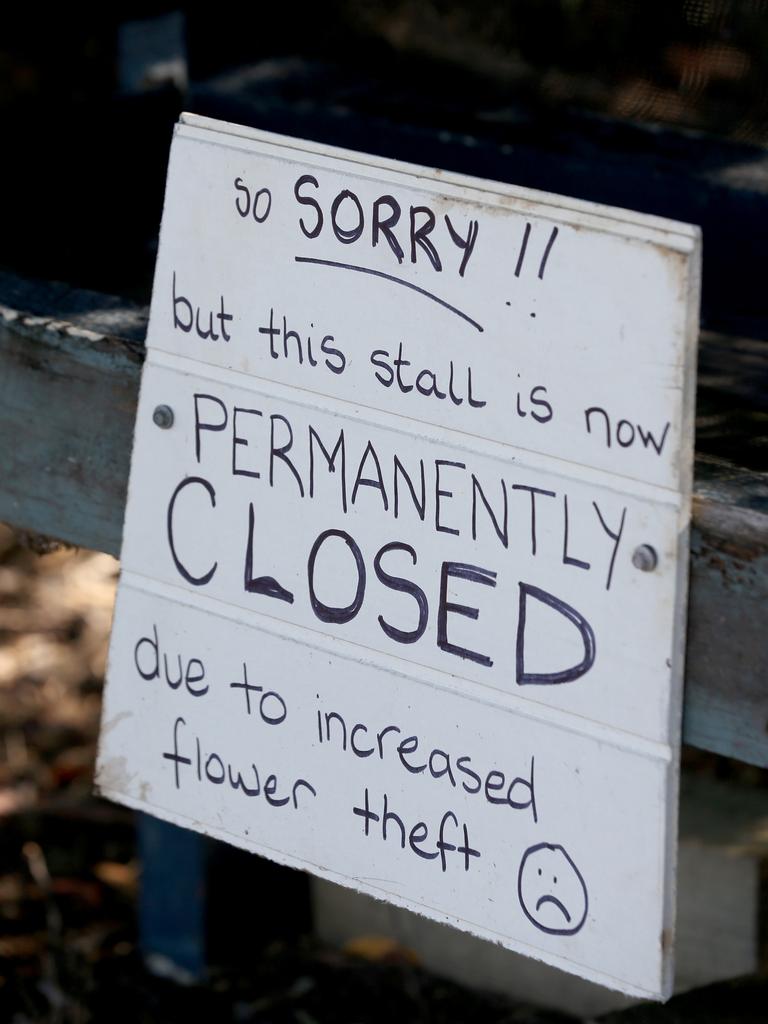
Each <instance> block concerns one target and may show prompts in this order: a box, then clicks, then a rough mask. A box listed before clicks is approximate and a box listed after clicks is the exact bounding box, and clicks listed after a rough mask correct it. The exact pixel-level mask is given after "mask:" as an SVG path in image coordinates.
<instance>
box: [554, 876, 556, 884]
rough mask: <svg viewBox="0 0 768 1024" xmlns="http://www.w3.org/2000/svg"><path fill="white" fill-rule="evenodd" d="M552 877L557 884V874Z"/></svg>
mask: <svg viewBox="0 0 768 1024" xmlns="http://www.w3.org/2000/svg"><path fill="white" fill-rule="evenodd" d="M554 878H555V885H557V875H555V876H554Z"/></svg>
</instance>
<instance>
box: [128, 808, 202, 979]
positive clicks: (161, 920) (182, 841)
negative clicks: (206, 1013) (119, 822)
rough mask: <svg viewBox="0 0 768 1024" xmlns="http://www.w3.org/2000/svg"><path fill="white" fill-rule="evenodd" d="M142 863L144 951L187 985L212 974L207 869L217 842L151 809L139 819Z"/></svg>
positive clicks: (155, 966)
mask: <svg viewBox="0 0 768 1024" xmlns="http://www.w3.org/2000/svg"><path fill="white" fill-rule="evenodd" d="M136 828H137V833H138V843H139V857H140V859H141V864H142V876H141V889H140V896H139V932H140V943H141V950H142V953H143V956H144V960H145V962H146V964H147V967H148V969H149V970H150V971H152V972H153V973H154V974H158V975H162V976H164V977H170V978H173V979H174V980H176V981H179V982H183V983H186V984H194V983H195V982H198V981H202V980H203V979H204V977H205V973H206V953H207V942H206V868H207V862H208V855H209V850H210V846H211V841H210V840H209V839H207V838H206V836H202V835H200V834H199V833H197V832H190V831H189V830H188V829H183V828H179V827H178V826H176V825H171V824H169V823H168V822H166V821H161V820H160V819H159V818H153V817H151V816H150V815H148V814H138V815H137V819H136Z"/></svg>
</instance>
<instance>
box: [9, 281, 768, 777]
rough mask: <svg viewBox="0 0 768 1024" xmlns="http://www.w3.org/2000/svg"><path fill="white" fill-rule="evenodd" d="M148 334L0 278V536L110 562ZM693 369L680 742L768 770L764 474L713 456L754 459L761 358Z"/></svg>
mask: <svg viewBox="0 0 768 1024" xmlns="http://www.w3.org/2000/svg"><path fill="white" fill-rule="evenodd" d="M146 320H147V311H146V309H144V308H142V307H139V306H132V305H130V304H128V303H126V302H124V301H122V300H121V299H118V298H114V297H110V296H104V295H100V294H97V293H93V292H85V291H78V290H75V289H70V288H67V287H65V286H62V285H54V284H50V283H46V284H40V283H36V282H33V281H29V280H26V279H23V278H19V277H16V276H14V275H11V274H0V438H2V439H3V441H2V444H1V445H0V520H4V521H6V522H8V523H10V524H12V525H15V526H18V527H20V528H22V529H24V530H28V531H29V530H31V531H35V532H38V533H41V534H44V535H47V536H51V537H55V538H57V539H60V540H62V541H65V542H67V543H70V544H74V545H79V546H83V547H88V548H94V549H97V550H100V551H107V552H110V553H111V554H114V555H117V554H118V553H119V549H120V538H121V533H122V521H123V508H124V504H125V493H126V486H127V480H128V468H129V463H130V452H131V439H132V436H133V424H134V418H135V415H136V403H137V398H138V388H139V379H140V374H141V366H142V361H143V357H144V349H143V337H144V332H145V327H146ZM700 364H701V366H700V378H699V380H700V403H699V413H700V415H699V436H700V437H702V438H703V440H704V444H703V448H704V450H702V451H699V452H698V454H697V460H696V483H695V495H694V505H693V530H692V535H691V577H690V579H691V584H690V610H689V620H688V623H689V625H688V652H687V667H686V692H685V718H684V726H683V739H684V741H685V742H686V743H688V744H691V745H693V746H695V747H700V748H702V749H704V750H710V751H714V752H716V753H719V754H724V755H727V756H729V757H735V758H738V759H740V760H742V761H747V762H750V763H752V764H757V765H761V766H768V474H766V473H763V472H759V471H757V470H755V469H747V468H739V467H738V466H736V465H734V464H733V462H732V461H729V460H728V459H726V458H724V457H723V456H722V455H719V454H716V453H717V452H718V444H719V443H720V441H719V440H718V439H720V438H723V437H728V438H729V441H728V444H729V449H728V452H729V454H732V452H733V450H734V446H735V447H736V450H737V451H740V452H743V453H744V455H745V461H747V462H750V463H752V464H760V459H761V458H762V459H764V458H765V438H764V437H762V434H761V428H762V430H763V431H765V430H766V424H768V414H765V413H764V414H762V416H761V415H759V414H754V411H753V412H752V414H751V415H749V416H747V415H746V414H744V402H743V398H742V396H743V395H744V394H747V393H749V394H754V381H755V379H758V380H761V379H765V378H766V377H768V345H766V344H765V343H750V342H748V341H740V340H734V339H729V338H725V337H724V336H722V335H714V334H708V333H704V334H702V338H701V356H700ZM734 403H735V404H734ZM740 415H741V419H739V416H740ZM745 424H746V425H745ZM738 431H741V434H739V433H738ZM766 432H768V431H766ZM712 452H715V454H712Z"/></svg>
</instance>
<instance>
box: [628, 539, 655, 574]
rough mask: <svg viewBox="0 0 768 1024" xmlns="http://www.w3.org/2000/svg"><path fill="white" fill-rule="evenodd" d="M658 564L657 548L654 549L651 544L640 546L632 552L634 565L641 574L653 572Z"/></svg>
mask: <svg viewBox="0 0 768 1024" xmlns="http://www.w3.org/2000/svg"><path fill="white" fill-rule="evenodd" d="M658 564H659V556H658V555H657V554H656V548H652V547H651V545H650V544H640V545H639V546H638V547H636V548H635V550H634V551H633V552H632V565H634V567H635V568H636V569H639V570H640V571H641V572H653V570H654V569H655V568H656V566H657V565H658Z"/></svg>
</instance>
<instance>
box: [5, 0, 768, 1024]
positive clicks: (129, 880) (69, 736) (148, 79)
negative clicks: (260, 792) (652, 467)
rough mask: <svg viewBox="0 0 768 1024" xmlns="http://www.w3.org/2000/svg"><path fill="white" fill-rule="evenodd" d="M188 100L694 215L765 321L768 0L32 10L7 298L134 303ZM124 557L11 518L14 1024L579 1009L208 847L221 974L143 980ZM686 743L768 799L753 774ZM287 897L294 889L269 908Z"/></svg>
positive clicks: (11, 44)
mask: <svg viewBox="0 0 768 1024" xmlns="http://www.w3.org/2000/svg"><path fill="white" fill-rule="evenodd" d="M183 109H184V110H191V111H195V112H198V113H201V114H206V115H209V116H212V117H218V118H222V119H224V120H230V121H235V122H239V123H243V124H249V125H253V126H255V127H259V128H264V129H267V130H271V131H276V132H282V133H285V134H290V135H295V136H300V137H304V138H308V139H312V140H317V141H322V142H325V143H330V144H336V145H341V146H345V147H348V148H352V149H357V150H362V151H366V152H370V153H374V154H381V155H385V156H387V157H392V158H398V159H404V160H410V161H413V162H417V163H422V164H427V165H431V166H438V167H444V168H448V169H452V170H457V171H461V172H466V173H469V174H473V175H479V176H485V177H489V178H493V179H497V180H502V181H509V182H513V183H515V184H519V185H525V186H530V187H534V188H540V189H545V190H549V191H554V192H560V193H563V194H566V195H570V196H576V197H579V198H585V199H591V200H596V201H599V202H605V203H611V204H613V205H618V206H625V207H629V208H632V209H637V210H642V211H645V212H650V213H656V214H661V215H665V216H671V217H674V218H676V219H680V220H686V221H691V222H693V223H697V224H700V225H702V227H703V228H704V238H705V263H704V273H705V278H704V293H703V309H702V316H703V324H704V326H705V327H707V328H709V329H711V330H715V331H723V332H729V333H734V334H735V333H739V334H742V335H745V336H748V337H749V338H752V339H768V309H767V308H766V288H765V283H764V280H765V268H766V267H767V266H768V231H766V230H764V229H763V226H762V225H763V224H765V223H766V221H765V220H763V221H762V223H761V219H760V218H761V215H762V214H763V213H764V211H765V210H766V204H768V152H767V151H766V149H765V146H766V143H768V2H765V0H741V2H728V0H676V2H667V0H623V2H618V0H509V2H506V3H504V2H499V0H441V2H438V0H392V2H384V0H324V2H322V3H306V4H304V3H298V2H286V3H282V4H273V5H265V4H250V5H244V4H234V3H230V2H227V0H219V2H217V3H215V4H200V5H194V6H192V5H190V6H188V7H185V6H179V5H178V4H167V5H166V4H150V3H144V4H142V3H120V2H118V3H113V4H108V5H101V6H100V7H97V8H90V7H85V6H81V7H78V5H77V4H74V5H69V6H67V5H56V6H55V7H53V6H51V8H50V9H46V8H45V7H42V8H41V7H39V6H37V5H31V4H26V5H25V4H13V5H12V6H11V7H7V9H6V10H4V12H3V31H2V33H0V124H2V130H3V135H4V138H5V140H6V141H5V144H4V145H3V147H2V151H1V153H2V155H1V157H0V166H1V167H2V170H1V171H0V217H1V220H0V225H1V226H0V276H3V275H4V277H3V280H4V281H5V285H6V292H7V291H8V289H11V290H14V289H15V292H16V293H17V294H20V293H22V292H24V289H25V288H26V287H27V286H26V285H25V284H24V283H23V282H25V281H30V280H40V281H45V282H63V283H65V284H66V285H68V286H74V287H75V288H78V289H89V290H92V291H96V292H103V293H108V294H110V295H112V296H115V297H117V298H118V299H119V300H120V301H121V302H128V303H130V304H133V308H136V309H138V310H139V312H140V315H141V311H142V310H143V309H144V308H145V307H146V305H147V304H148V301H149V295H150V290H151V282H152V274H153V267H154V257H155V253H156V246H157V232H158V227H159V223H160V217H161V211H162V201H163V187H164V181H165V169H166V161H167V153H168V147H169V145H170V139H171V132H172V127H173V124H174V122H175V120H176V118H177V117H178V114H179V112H180V111H181V110H183ZM9 282H10V283H9ZM20 308H25V307H24V305H23V303H20ZM31 311H32V312H36V310H31ZM761 365H762V364H761ZM2 389H3V382H2V380H0V399H2ZM763 404H764V401H763ZM763 418H764V419H765V418H766V416H765V415H764V417H763ZM751 429H752V427H751V426H750V430H751ZM761 429H762V431H763V433H765V423H763V425H762V428H761ZM761 436H762V435H761ZM764 441H765V439H764V438H763V442H764ZM14 443H15V439H14V438H13V437H8V436H6V437H0V444H2V445H4V446H9V445H14ZM713 443H714V442H713ZM750 445H751V447H750ZM750 445H745V446H744V448H743V452H742V453H741V457H740V459H739V465H749V466H750V467H751V468H753V469H758V470H761V471H764V470H765V469H766V468H767V467H766V465H765V453H766V450H768V448H767V446H766V444H765V443H761V444H753V443H752V442H750ZM0 487H2V480H0ZM117 573H118V563H117V561H116V560H115V559H114V558H112V557H111V556H110V555H105V554H98V553H89V552H85V551H73V550H69V549H62V548H59V547H57V545H55V544H48V542H47V541H46V540H45V538H41V537H35V536H25V535H23V534H21V533H19V532H18V531H16V532H14V531H12V530H10V529H9V528H6V527H0V818H1V819H2V831H0V959H1V960H2V964H3V966H2V968H0V1021H5V1020H8V1021H15V1022H16V1024H25V1022H27V1021H38V1020H40V1021H61V1022H69V1021H78V1022H84V1024H85V1022H89V1021H100V1020H107V1019H109V1020H110V1021H111V1022H120V1021H123V1020H126V1021H128V1020H131V1021H133V1022H143V1021H160V1020H163V1021H176V1020H182V1019H184V1020H189V1019H198V1017H199V1016H200V1015H201V1014H208V1015H209V1016H210V1017H211V1019H214V1020H217V1021H218V1020H222V1021H224V1020H238V1021H251V1020H253V1021H257V1020H258V1021H261V1020H263V1021H276V1022H277V1021H295V1022H297V1024H313V1022H320V1021H337V1020H338V1021H350V1022H352V1021H379V1020H382V1021H384V1020H391V1019H392V1017H394V1016H395V1015H397V1016H398V1017H400V1018H401V1019H402V1020H403V1021H410V1020H413V1021H422V1020H424V1021H457V1022H459V1021H470V1020H478V1021H489V1022H490V1021H499V1022H501V1021H519V1022H522V1021H539V1020H541V1021H545V1020H546V1021H549V1020H552V1021H555V1020H564V1019H565V1017H562V1016H559V1015H558V1014H556V1013H554V1012H548V1011H544V1010H537V1009H535V1008H534V1007H533V1006H532V1005H529V1004H528V1003H527V1002H524V1001H517V1002H513V1003H511V1002H510V1001H509V999H508V998H505V997H501V996H482V995H478V994H476V993H474V994H473V993H472V992H470V991H468V990H465V989H462V988H459V987H458V986H456V985H453V984H452V983H451V982H446V981H442V980H440V979H439V978H435V977H433V976H432V975H430V974H428V973H427V972H425V971H424V970H422V967H421V965H420V959H419V956H418V955H417V954H416V953H414V952H413V950H412V949H411V948H409V946H408V945H407V944H404V943H403V942H401V941H399V940H395V939H392V938H386V937H382V936H377V935H373V936H370V935H369V936H365V935H361V936H358V937H357V938H354V937H353V938H351V939H348V940H347V941H346V945H344V946H343V948H342V949H340V950H339V949H338V948H333V947H331V946H323V945H322V944H321V943H319V942H318V940H317V938H316V937H313V935H312V933H311V927H310V910H309V899H308V895H307V889H306V884H305V882H304V881H303V880H299V879H298V878H294V879H293V880H292V881H286V879H285V877H284V874H283V873H280V872H279V871H278V869H273V868H270V866H268V865H266V866H262V867H261V868H260V869H259V870H260V871H262V872H263V874H261V875H259V876H258V879H256V876H254V874H253V871H254V865H253V858H248V857H247V855H244V854H243V855H240V854H238V853H236V852H232V851H227V852H222V851H218V850H210V849H209V850H208V851H207V852H206V857H207V858H209V860H210V863H211V864H213V863H215V862H216V861H217V859H218V858H220V859H221V862H222V863H224V864H225V865H226V867H225V870H214V869H212V868H211V869H208V868H207V869H206V870H207V872H208V873H207V876H206V877H207V878H208V879H209V882H210V885H212V886H214V891H213V898H212V899H210V900H209V903H210V905H211V906H213V907H214V908H215V906H219V907H227V906H230V907H231V905H232V902H231V901H232V897H233V893H236V897H235V898H236V901H237V903H238V905H240V906H241V908H244V909H243V912H242V913H241V914H240V915H239V916H237V919H236V921H235V923H233V922H232V921H228V920H227V919H226V918H227V915H226V914H225V913H224V912H223V911H220V912H219V918H220V919H218V920H211V921H209V926H210V929H209V931H210V937H211V939H210V948H209V950H208V951H207V954H206V955H207V956H209V957H210V962H211V964H213V965H214V966H213V967H211V968H210V969H209V970H208V974H207V978H208V983H207V984H206V985H205V987H204V988H202V989H199V988H198V989H195V988H191V989H190V988H188V987H184V986H179V985H178V984H177V982H178V981H179V980H180V979H179V977H178V976H177V977H176V978H175V980H174V979H173V978H170V979H169V978H167V977H166V978H165V979H163V978H158V977H157V976H156V975H157V972H155V974H150V973H147V972H146V971H145V969H144V964H143V961H142V957H141V955H140V950H139V924H138V919H137V899H138V893H139V891H140V890H139V873H140V872H139V863H140V851H139V850H138V847H137V838H136V829H135V823H134V820H133V816H132V815H131V814H130V813H129V812H127V811H126V810H124V809H122V808H119V807H116V806H112V805H110V804H107V803H105V802H103V801H99V800H97V799H96V798H94V797H93V796H92V792H91V788H92V774H93V759H94V752H95V743H96V737H97V730H98V720H99V710H100V694H101V687H102V683H103V675H104V666H105V656H106V647H107V642H108V631H109V624H110V619H111V613H112V604H113V600H114V593H115V586H116V580H117ZM685 757H686V764H687V765H688V767H689V768H690V769H691V770H692V771H693V772H694V773H695V774H697V775H698V776H701V777H705V778H711V779H714V780H716V781H720V782H722V781H729V782H732V781H735V782H737V783H738V784H739V786H740V787H741V788H742V790H744V791H749V792H751V793H753V794H758V793H759V794H761V795H762V794H763V793H764V792H765V773H764V772H763V771H761V770H759V769H756V768H750V767H749V766H746V765H737V764H735V763H733V762H728V761H726V760H725V759H721V758H715V757H710V756H706V755H703V754H697V753H694V752H692V751H688V752H686V755H685ZM158 841H164V840H163V839H162V837H161V838H160V840H158ZM169 842H170V840H169ZM756 864H757V867H756V868H755V871H756V872H757V874H755V882H754V884H755V887H756V888H755V890H754V892H753V893H752V895H753V897H754V898H755V901H756V902H755V906H757V905H758V903H759V905H760V906H762V905H763V903H764V902H765V901H764V889H765V885H764V879H765V876H766V871H765V869H764V863H763V861H759V863H758V862H757V861H756ZM270 872H273V873H272V874H270ZM244 879H246V881H245V882H244V881H243V880H244ZM254 879H255V880H254ZM215 886H219V889H218V890H217V889H215ZM275 886H284V887H285V888H284V889H282V890H281V891H282V892H283V893H285V892H290V896H289V897H288V899H289V907H290V913H289V914H288V915H287V919H285V920H283V921H282V923H281V925H280V926H279V927H278V926H277V925H276V924H275V921H276V917H275V915H274V914H273V913H271V910H270V908H271V907H272V901H273V900H274V893H273V889H274V887H275ZM750 891H751V892H752V890H750ZM755 892H757V893H758V896H759V900H758V897H756V896H755ZM217 893H220V894H221V899H218V897H217ZM198 896H199V894H198ZM195 898H197V897H195ZM246 909H247V910H248V912H249V915H250V916H248V917H247V918H246V916H245V910H246ZM160 912H161V913H162V907H161V908H160ZM211 913H212V915H213V917H215V915H216V911H215V909H214V910H212V911H211ZM756 927H757V928H758V931H759V932H760V934H756V938H755V950H756V951H755V952H754V953H753V954H750V955H751V956H752V960H750V962H752V961H754V964H755V966H756V967H761V969H762V968H764V966H765V963H766V957H765V946H766V944H765V939H764V936H763V934H762V931H760V929H762V925H757V926H756ZM331 931H332V929H331ZM217 943H218V945H217ZM761 965H762V966H761ZM161 973H162V972H161ZM165 973H166V974H168V973H169V972H167V971H166V972H165ZM170 973H171V974H172V973H173V972H170ZM186 980H190V979H189V978H187V979H186ZM193 980H194V979H193ZM766 1005H768V1003H766V1001H765V987H764V985H763V982H762V981H761V980H760V977H758V976H757V975H755V976H754V977H751V978H750V979H749V980H746V981H743V982H741V983H740V984H738V985H735V986H730V987H729V989H728V991H727V993H726V994H722V993H720V992H719V990H718V992H717V993H711V992H710V993H709V994H706V995H699V996H694V997H692V998H690V999H689V1001H688V1002H687V1003H684V1004H682V1008H681V1009H676V1010H674V1012H675V1013H679V1014H682V1016H664V1013H666V1012H667V1011H662V1010H648V1011H635V1012H634V1013H635V1015H634V1016H622V1017H621V1019H622V1020H627V1021H630V1020H631V1021H640V1020H646V1019H647V1020H649V1021H662V1020H664V1021H666V1020H669V1021H672V1020H675V1021H678V1020H680V1021H682V1020H713V1021H714V1020H730V1019H733V1020H739V1021H745V1020H754V1021H765V1020H766V1019H768V1011H766V1009H765V1007H766ZM574 1012H575V1013H576V1015H577V1016H579V1015H580V1014H579V1013H577V1010H576V1007H575V1005H574ZM632 1012H633V1011H627V1013H632ZM646 1012H647V1013H648V1014H656V1015H655V1016H654V1015H649V1016H648V1017H647V1018H646V1017H645V1016H642V1013H646ZM686 1014H687V1015H686ZM617 1019H618V1018H617Z"/></svg>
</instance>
